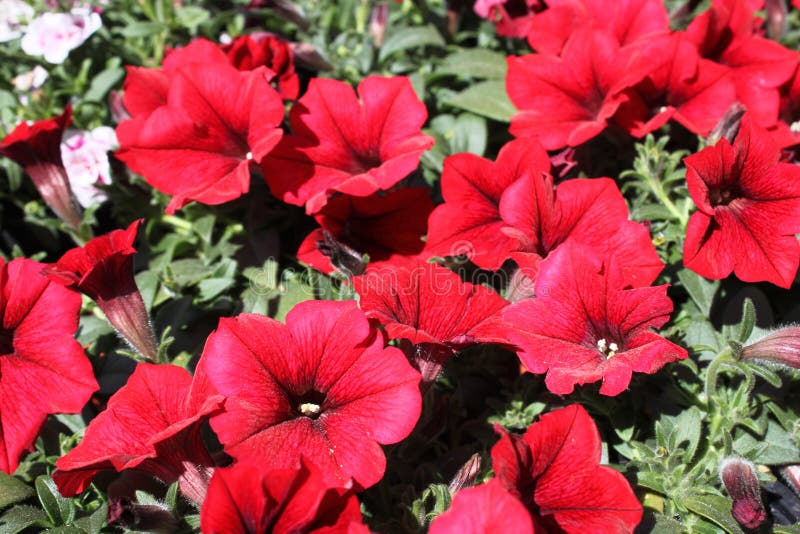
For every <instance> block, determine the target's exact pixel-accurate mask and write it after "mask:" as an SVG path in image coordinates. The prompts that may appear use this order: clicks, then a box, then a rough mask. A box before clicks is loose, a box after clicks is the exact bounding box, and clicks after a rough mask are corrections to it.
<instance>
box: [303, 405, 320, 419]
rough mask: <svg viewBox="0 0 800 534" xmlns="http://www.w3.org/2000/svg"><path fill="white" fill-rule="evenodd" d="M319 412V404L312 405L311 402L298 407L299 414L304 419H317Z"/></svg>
mask: <svg viewBox="0 0 800 534" xmlns="http://www.w3.org/2000/svg"><path fill="white" fill-rule="evenodd" d="M320 410H321V408H320V407H319V404H314V403H313V402H304V403H303V404H301V405H300V413H301V414H303V415H305V416H306V417H317V416H318V415H319V412H320Z"/></svg>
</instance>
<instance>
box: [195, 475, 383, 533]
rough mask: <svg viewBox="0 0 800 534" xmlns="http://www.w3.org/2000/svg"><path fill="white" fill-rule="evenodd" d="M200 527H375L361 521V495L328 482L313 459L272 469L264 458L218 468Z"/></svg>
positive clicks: (335, 529) (334, 529) (247, 529)
mask: <svg viewBox="0 0 800 534" xmlns="http://www.w3.org/2000/svg"><path fill="white" fill-rule="evenodd" d="M359 527H360V528H359ZM200 530H201V531H202V532H203V533H204V534H240V533H241V534H250V533H261V532H275V533H281V534H282V533H290V532H309V533H311V532H320V533H322V532H326V533H327V532H353V533H355V532H362V531H363V532H369V529H367V528H366V527H364V526H363V525H362V523H361V510H360V509H359V504H358V499H357V498H356V496H355V495H353V494H352V493H351V492H350V491H348V489H346V488H343V487H340V486H331V485H329V484H327V483H326V482H325V480H324V478H323V475H322V473H321V472H320V471H319V469H317V468H316V467H314V466H313V465H312V464H309V463H306V462H301V463H300V465H296V466H294V467H292V468H287V469H269V468H265V466H264V463H263V462H260V461H250V462H238V463H236V464H235V465H234V466H233V467H228V468H224V469H217V470H216V471H214V476H213V477H212V478H211V483H210V484H209V486H208V495H207V496H206V500H205V502H204V503H203V508H202V510H201V512H200Z"/></svg>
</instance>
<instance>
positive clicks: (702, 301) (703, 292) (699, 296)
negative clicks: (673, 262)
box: [678, 269, 719, 317]
mask: <svg viewBox="0 0 800 534" xmlns="http://www.w3.org/2000/svg"><path fill="white" fill-rule="evenodd" d="M678 279H680V281H681V283H682V284H683V287H684V289H686V291H687V292H688V293H689V296H690V297H691V298H692V300H693V301H694V303H695V304H697V307H698V308H700V311H701V312H703V314H704V315H705V316H706V317H708V314H709V312H710V311H711V304H712V302H713V301H714V295H715V294H716V293H717V289H718V288H719V282H711V281H709V280H706V279H705V278H703V277H701V276H700V275H699V274H697V273H695V272H693V271H690V270H689V269H681V270H680V271H678Z"/></svg>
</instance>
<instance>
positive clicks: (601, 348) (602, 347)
mask: <svg viewBox="0 0 800 534" xmlns="http://www.w3.org/2000/svg"><path fill="white" fill-rule="evenodd" d="M606 348H608V342H607V341H606V340H605V339H598V340H597V350H599V351H600V352H605V351H606Z"/></svg>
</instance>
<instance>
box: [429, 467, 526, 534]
mask: <svg viewBox="0 0 800 534" xmlns="http://www.w3.org/2000/svg"><path fill="white" fill-rule="evenodd" d="M429 532H430V534H450V533H452V532H458V533H459V534H490V533H492V532H514V533H517V534H533V533H534V529H533V521H532V520H531V514H530V513H529V512H528V510H527V509H526V508H525V505H523V504H522V502H520V500H519V499H518V498H517V497H515V496H514V495H512V494H511V493H510V492H509V491H508V490H507V489H505V487H503V484H502V483H500V481H499V480H498V479H492V480H490V481H489V482H487V483H485V484H481V485H480V486H476V487H474V488H466V489H463V490H461V491H459V492H458V493H456V495H455V497H454V498H453V504H452V505H450V509H449V510H447V511H446V512H444V513H443V514H441V515H440V516H438V517H436V519H434V520H433V523H431V528H430V530H429Z"/></svg>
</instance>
